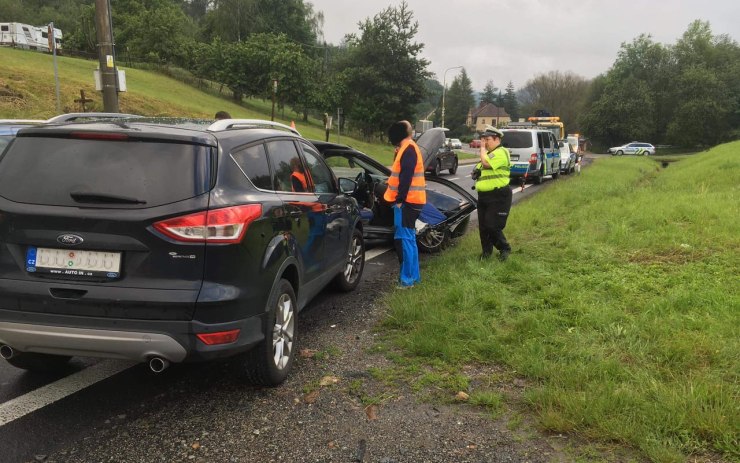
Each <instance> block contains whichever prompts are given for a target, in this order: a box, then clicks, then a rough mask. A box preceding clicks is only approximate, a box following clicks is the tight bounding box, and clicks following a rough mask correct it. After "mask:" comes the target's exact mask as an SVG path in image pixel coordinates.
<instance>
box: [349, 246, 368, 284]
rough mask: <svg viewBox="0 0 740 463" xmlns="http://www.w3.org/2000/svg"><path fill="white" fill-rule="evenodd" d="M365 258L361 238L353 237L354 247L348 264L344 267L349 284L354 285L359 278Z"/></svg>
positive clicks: (351, 249) (351, 248) (350, 251)
mask: <svg viewBox="0 0 740 463" xmlns="http://www.w3.org/2000/svg"><path fill="white" fill-rule="evenodd" d="M363 257H364V254H363V252H362V242H361V238H359V237H357V236H353V237H352V246H351V247H350V250H349V254H347V264H346V265H345V267H344V279H345V280H346V281H347V283H349V284H352V283H354V282H355V280H356V279H357V278H358V277H359V275H360V270H361V269H362V259H363Z"/></svg>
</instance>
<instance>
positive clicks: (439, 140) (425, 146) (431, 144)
mask: <svg viewBox="0 0 740 463" xmlns="http://www.w3.org/2000/svg"><path fill="white" fill-rule="evenodd" d="M446 130H447V129H443V128H441V127H435V128H432V129H429V130H427V131H426V132H424V133H422V134H421V136H420V137H419V139H418V140H416V144H417V145H418V146H419V150H420V151H421V157H422V159H424V169H425V170H426V169H428V168H429V166H431V165H432V162H434V160H435V159H437V152H438V151H439V148H441V147H442V146H443V145H444V142H445V131H446Z"/></svg>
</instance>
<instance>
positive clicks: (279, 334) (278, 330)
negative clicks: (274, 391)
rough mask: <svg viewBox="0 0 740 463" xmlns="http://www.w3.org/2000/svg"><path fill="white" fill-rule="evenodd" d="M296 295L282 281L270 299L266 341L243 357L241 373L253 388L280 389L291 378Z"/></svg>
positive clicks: (265, 331)
mask: <svg viewBox="0 0 740 463" xmlns="http://www.w3.org/2000/svg"><path fill="white" fill-rule="evenodd" d="M297 309H298V307H297V305H296V297H295V291H293V286H292V285H291V284H290V282H289V281H288V280H286V279H284V278H283V279H280V281H278V282H277V284H276V285H275V287H274V288H273V289H272V291H271V292H270V297H269V298H268V299H267V313H266V315H265V322H264V326H263V329H264V333H265V338H264V339H263V340H262V341H260V343H259V344H258V345H257V346H256V347H254V348H253V349H251V350H250V351H248V352H246V353H244V354H241V355H240V357H241V358H239V359H238V363H237V365H236V368H237V372H238V373H240V374H241V376H243V377H244V378H245V379H246V380H248V381H249V382H251V383H252V384H256V385H260V386H277V385H279V384H280V383H282V382H283V381H285V378H287V377H288V373H289V372H290V369H291V367H292V366H293V360H294V359H295V340H296V338H295V322H296V313H297Z"/></svg>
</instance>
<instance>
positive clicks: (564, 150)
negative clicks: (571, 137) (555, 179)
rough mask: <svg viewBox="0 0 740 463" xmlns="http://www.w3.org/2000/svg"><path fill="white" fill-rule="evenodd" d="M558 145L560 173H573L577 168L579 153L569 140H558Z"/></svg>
mask: <svg viewBox="0 0 740 463" xmlns="http://www.w3.org/2000/svg"><path fill="white" fill-rule="evenodd" d="M558 147H559V148H560V173H561V174H566V175H567V174H572V173H573V172H575V170H576V163H577V162H578V155H577V154H576V152H575V150H574V149H573V146H572V145H571V144H570V143H569V142H568V140H560V141H558Z"/></svg>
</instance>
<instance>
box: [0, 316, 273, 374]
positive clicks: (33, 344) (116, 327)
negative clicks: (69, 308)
mask: <svg viewBox="0 0 740 463" xmlns="http://www.w3.org/2000/svg"><path fill="white" fill-rule="evenodd" d="M263 326H264V325H263V317H262V316H255V317H250V318H247V319H244V320H237V321H233V322H229V323H219V324H204V323H200V322H198V321H194V320H192V321H162V320H129V319H109V318H96V317H77V316H64V315H50V314H39V313H27V312H18V311H11V310H2V309H0V344H7V345H9V346H11V347H12V348H13V349H16V350H18V351H20V352H36V353H44V354H55V355H70V356H83V357H101V358H117V359H127V360H133V361H138V362H144V361H147V360H149V359H150V358H152V357H161V358H165V359H167V360H169V361H170V362H173V363H174V362H186V361H203V360H211V359H215V358H221V357H228V356H231V355H234V354H237V353H240V352H244V351H247V350H249V349H250V348H251V347H253V346H254V345H255V344H257V343H258V342H259V341H261V340H262V339H264V334H263ZM233 329H239V330H240V332H239V338H238V339H237V340H236V341H235V342H232V343H229V344H221V345H215V346H208V345H205V344H203V343H202V342H201V341H199V340H198V339H197V338H196V336H195V335H196V333H208V332H216V331H227V330H233Z"/></svg>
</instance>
